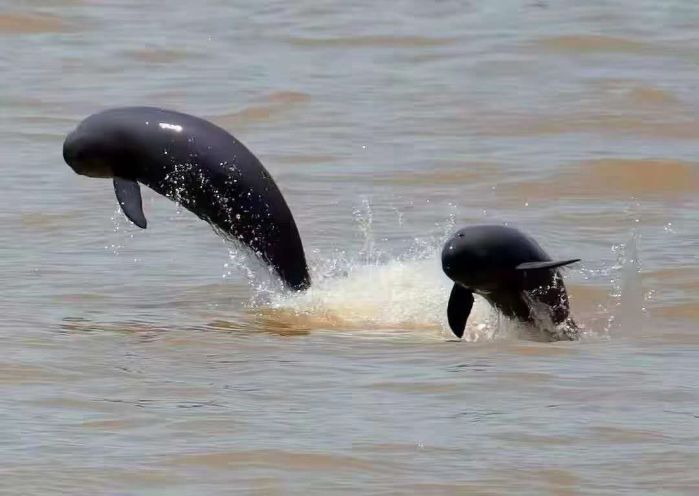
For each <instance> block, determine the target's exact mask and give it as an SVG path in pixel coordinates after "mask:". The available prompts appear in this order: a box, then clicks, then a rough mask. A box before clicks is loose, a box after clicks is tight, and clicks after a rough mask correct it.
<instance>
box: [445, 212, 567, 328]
mask: <svg viewBox="0 0 699 496" xmlns="http://www.w3.org/2000/svg"><path fill="white" fill-rule="evenodd" d="M577 261H579V259H574V260H563V261H553V260H551V257H549V256H548V254H547V253H546V252H545V251H544V250H543V249H542V248H541V247H540V246H539V244H538V243H537V242H536V241H534V240H533V239H532V238H530V237H529V236H526V235H525V234H523V233H522V232H520V231H518V230H517V229H514V228H511V227H506V226H489V225H486V226H471V227H466V228H464V229H461V230H459V231H457V232H456V233H455V234H454V235H453V236H452V237H451V238H450V239H449V240H448V241H447V242H446V244H445V245H444V249H443V250H442V268H443V270H444V273H445V274H446V275H447V276H449V278H450V279H452V280H453V281H454V283H455V284H454V287H453V289H452V293H451V296H450V299H449V305H448V308H447V314H448V317H449V326H450V327H451V329H452V331H453V332H454V334H456V335H457V336H459V337H461V336H462V335H463V332H464V328H465V326H466V320H467V319H468V315H469V314H470V312H471V308H472V306H473V293H475V294H478V295H481V296H483V297H484V298H485V299H486V300H488V301H489V302H490V304H491V305H493V306H494V307H495V308H496V309H498V310H499V311H500V312H501V313H502V314H503V315H505V316H507V317H509V318H511V319H515V320H519V321H522V322H526V323H530V324H535V325H536V324H542V323H549V322H550V323H551V324H553V325H558V324H561V323H563V322H567V323H568V324H569V325H570V326H571V327H573V328H574V327H575V324H574V322H573V321H572V320H571V319H569V318H568V314H569V302H568V294H567V293H566V289H565V285H564V284H563V278H562V277H561V274H560V272H559V271H558V270H556V269H557V268H558V267H561V266H563V265H568V264H571V263H574V262H577ZM542 321H543V322H542Z"/></svg>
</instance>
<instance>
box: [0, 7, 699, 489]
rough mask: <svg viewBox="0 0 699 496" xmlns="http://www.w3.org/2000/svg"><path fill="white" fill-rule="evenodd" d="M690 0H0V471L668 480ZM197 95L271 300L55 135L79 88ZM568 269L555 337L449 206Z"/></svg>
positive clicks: (696, 278)
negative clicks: (474, 259) (567, 327)
mask: <svg viewBox="0 0 699 496" xmlns="http://www.w3.org/2000/svg"><path fill="white" fill-rule="evenodd" d="M698 28H699V4H696V3H695V2H692V1H688V0H673V1H668V2H654V1H633V2H632V1H622V2H602V1H593V2H573V1H561V2H549V1H545V0H544V1H515V0H497V1H491V2H461V1H450V0H447V1H440V2H418V1H414V0H402V1H398V2H387V3H385V4H381V3H376V2H364V1H360V2H352V3H341V2H317V1H313V2H309V1H301V2H293V3H289V2H279V1H268V0H265V1H261V2H248V3H243V2H239V3H236V4H233V3H231V2H226V1H223V0H205V1H203V2H199V3H198V4H197V5H196V6H194V5H193V4H192V3H191V2H181V1H179V0H176V1H173V2H169V3H168V4H167V6H165V5H164V4H163V3H161V2H136V1H127V0H120V1H110V2H95V1H89V0H81V1H68V0H64V1H60V2H46V1H27V2H15V1H10V0H5V1H1V2H0V44H1V46H2V49H0V69H1V72H2V74H3V87H2V89H3V91H2V93H1V94H0V108H1V109H2V112H0V154H1V155H0V157H1V160H2V167H0V174H1V179H2V184H3V193H2V195H0V229H1V232H2V233H3V236H2V243H0V283H1V284H0V288H1V289H0V315H2V319H0V338H1V340H2V344H3V353H2V356H1V357H0V385H1V386H2V389H3V395H2V398H0V427H1V429H0V492H2V493H3V494H58V493H62V494H109V495H124V494H144V495H145V494H147V495H160V494H168V495H190V494H230V493H243V494H309V493H313V494H382V495H383V494H386V495H387V494H434V495H437V494H439V495H442V494H489V495H496V494H498V495H499V494H532V495H541V494H555V495H575V494H610V495H612V494H613V495H616V494H696V492H697V490H698V488H699V475H697V474H698V473H699V471H698V470H697V469H698V468H699V448H698V446H699V389H698V388H697V378H698V377H699V365H698V364H699V360H698V358H699V334H698V332H699V329H697V327H698V325H697V324H698V323H699V296H698V295H699V269H697V252H698V250H697V249H698V248H699V244H698V241H697V233H699V215H698V213H699V200H697V198H698V193H699V163H698V160H699V159H698V157H699V153H698V152H699V144H698V143H699V119H698V118H697V115H699V97H698V96H697V91H696V88H697V81H699V72H698V71H699V65H698V63H699V55H697V54H699V36H697V32H699V31H697V29H698ZM135 104H150V105H160V106H164V107H169V108H174V109H178V110H182V111H186V112H190V113H194V114H197V115H202V116H205V117H208V118H210V119H211V120H213V121H215V122H217V123H219V124H220V125H222V126H224V127H226V128H227V129H228V130H230V131H231V132H233V133H234V134H235V135H236V136H237V137H239V138H240V139H241V140H243V141H244V142H245V143H246V144H247V145H248V146H249V147H250V148H251V149H252V150H253V151H254V152H255V153H256V154H257V155H258V156H259V157H260V158H261V159H262V161H263V162H264V163H265V164H266V166H267V168H268V169H269V170H270V171H271V172H272V174H273V175H274V176H275V178H276V179H277V181H278V183H279V185H280V186H281V188H282V190H283V191H284V193H285V195H286V197H287V200H288V202H289V204H290V206H291V208H292V210H293V212H294V214H295V216H296V219H297V222H298V224H299V229H300V231H301V234H302V237H303V239H304V243H305V245H306V249H307V253H308V258H309V260H310V262H311V265H312V272H313V277H314V282H315V285H314V287H313V288H312V289H311V291H309V292H308V293H306V294H303V295H284V294H280V293H279V292H278V291H277V290H276V289H275V287H274V285H273V284H271V283H270V282H269V281H268V279H267V278H266V271H265V270H264V269H260V268H259V267H257V266H256V265H255V264H254V263H251V262H250V261H249V260H247V259H246V258H245V257H244V256H243V255H241V253H240V252H239V251H238V250H236V249H235V247H229V246H226V245H225V244H224V243H223V242H222V241H221V240H220V239H219V238H218V237H217V236H216V235H215V234H214V233H213V232H212V231H211V230H210V229H209V227H208V226H206V225H205V224H204V223H202V222H201V221H199V220H197V219H196V218H195V217H194V216H193V215H192V214H190V213H189V212H187V211H183V210H182V209H179V208H178V207H177V206H176V205H175V204H173V203H171V202H169V201H167V200H165V199H163V198H160V197H157V196H156V195H154V194H153V193H152V192H145V208H146V214H147V216H148V218H149V228H148V229H147V230H146V231H140V230H138V229H137V228H135V227H133V226H131V225H129V224H128V222H127V221H126V220H125V219H124V218H123V216H122V215H121V213H119V212H118V211H117V209H116V202H115V200H114V198H113V191H112V187H111V184H110V183H109V182H108V181H101V180H93V179H87V178H82V177H78V176H76V175H75V174H73V173H72V171H70V169H69V168H68V167H67V166H66V165H65V164H64V163H63V161H62V157H61V143H62V139H63V137H64V136H65V134H66V133H67V132H68V131H69V130H70V129H71V128H72V127H73V126H75V124H76V123H77V122H78V121H79V120H80V119H81V118H83V117H84V116H86V115H87V114H89V113H92V112H94V111H97V110H99V109H103V108H105V107H110V106H117V105H135ZM482 222H488V223H493V222H495V223H503V222H507V223H510V224H511V225H515V226H518V227H520V228H522V229H523V230H525V231H527V232H529V233H530V234H532V235H533V236H534V237H535V238H537V239H538V240H539V241H540V242H541V244H542V245H543V246H544V247H545V248H546V249H547V250H548V251H549V252H550V253H551V254H552V255H554V256H560V257H564V258H568V257H570V258H572V257H581V258H583V260H584V261H583V263H582V264H580V265H579V266H576V267H574V268H573V269H572V270H569V271H567V273H566V279H567V281H568V285H569V287H570V292H571V294H572V305H573V312H574V315H575V318H576V320H577V321H578V322H580V323H581V324H582V325H583V326H584V327H585V329H586V332H585V335H584V337H583V339H582V340H581V341H579V342H574V343H542V342H537V341H535V340H533V339H531V338H532V336H527V335H523V334H522V330H521V329H517V328H516V326H513V325H511V324H510V323H507V322H504V321H503V320H502V319H500V320H499V319H498V318H497V316H495V315H492V313H491V312H490V310H489V309H488V308H487V305H485V304H483V302H478V303H477V305H476V308H475V314H474V318H473V320H472V322H471V325H470V326H469V329H468V331H467V333H466V337H467V340H465V341H464V342H456V341H453V340H452V339H451V337H450V333H449V332H448V330H447V329H446V323H445V316H444V310H445V304H446V301H447V297H448V293H449V287H450V285H449V282H448V281H447V280H446V278H445V277H444V276H443V275H442V273H441V270H440V267H439V260H438V252H439V249H440V246H441V243H442V242H443V241H444V239H445V238H446V236H447V235H448V234H449V233H450V232H452V231H453V230H454V229H456V228H457V227H459V226H461V225H465V224H469V223H482Z"/></svg>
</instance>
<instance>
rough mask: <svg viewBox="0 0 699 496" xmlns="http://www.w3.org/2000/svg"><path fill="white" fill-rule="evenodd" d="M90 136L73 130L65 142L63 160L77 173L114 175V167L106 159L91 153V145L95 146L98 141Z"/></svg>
mask: <svg viewBox="0 0 699 496" xmlns="http://www.w3.org/2000/svg"><path fill="white" fill-rule="evenodd" d="M93 141H94V140H90V139H89V137H86V136H84V135H82V134H81V133H78V132H77V131H73V132H72V133H70V134H69V135H68V136H67V137H66V139H65V141H64V142H63V160H65V162H66V164H68V165H69V166H70V168H71V169H73V171H74V172H75V173H76V174H79V175H81V176H87V177H101V178H105V177H113V176H114V172H113V170H112V168H111V167H110V166H109V165H108V164H107V163H106V161H105V159H104V158H102V157H99V156H92V157H91V155H95V154H94V153H92V154H90V147H91V146H92V148H93V149H94V148H95V145H96V143H93Z"/></svg>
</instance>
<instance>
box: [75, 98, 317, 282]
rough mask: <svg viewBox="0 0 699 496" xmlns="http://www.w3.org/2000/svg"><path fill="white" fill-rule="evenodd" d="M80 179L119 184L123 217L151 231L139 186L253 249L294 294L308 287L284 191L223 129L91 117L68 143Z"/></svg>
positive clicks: (156, 112) (142, 116)
mask: <svg viewBox="0 0 699 496" xmlns="http://www.w3.org/2000/svg"><path fill="white" fill-rule="evenodd" d="M63 157H64V159H65V161H66V163H68V165H70V166H71V168H72V169H73V170H74V171H75V172H77V173H78V174H81V175H84V176H89V177H102V178H114V191H115V192H116V197H117V200H118V202H119V205H121V208H122V210H123V211H124V213H125V214H126V216H127V217H128V218H129V219H130V220H131V221H132V222H133V223H134V224H136V225H137V226H139V227H141V228H145V227H146V217H145V215H144V213H143V207H142V204H141V191H140V187H139V183H142V184H145V185H146V186H148V187H149V188H151V189H153V190H154V191H156V192H157V193H160V194H161V195H164V196H166V197H168V198H170V199H171V200H174V201H177V202H179V203H180V204H181V205H182V206H183V207H185V208H186V209H187V210H189V211H191V212H193V213H194V214H196V215H197V216H198V217H200V218H202V219H204V220H205V221H207V222H209V223H210V224H211V225H212V226H214V227H216V228H217V229H219V230H221V231H223V232H224V233H226V234H228V235H230V236H232V237H233V238H235V239H236V240H238V241H240V242H241V243H242V244H244V245H245V246H247V247H249V248H250V249H251V250H252V251H253V253H255V254H256V255H257V256H258V257H259V258H261V259H262V260H263V261H264V262H266V263H267V264H269V266H270V267H272V268H273V269H274V271H275V272H276V273H277V275H278V276H279V278H280V279H281V280H282V282H283V283H284V284H285V285H286V286H287V287H288V288H291V289H294V290H303V289H306V288H308V287H309V286H310V284H311V278H310V276H309V273H308V266H307V264H306V256H305V254H304V251H303V245H302V244H301V238H300V236H299V232H298V229H297V228H296V223H295V222H294V218H293V216H292V215H291V211H290V210H289V207H288V206H287V204H286V201H285V200H284V197H283V196H282V194H281V192H280V191H279V188H277V185H276V184H275V182H274V180H273V179H272V177H271V176H270V174H269V172H267V170H266V169H265V168H264V166H263V165H262V164H261V163H260V161H259V160H258V159H257V157H255V156H254V155H253V154H252V153H251V152H250V151H249V150H248V149H247V148H246V147H245V146H244V145H243V144H242V143H241V142H240V141H238V140H237V139H236V138H234V137H233V136H231V135H230V134H229V133H228V132H226V131H225V130H224V129H221V128H220V127H218V126H215V125H214V124H212V123H210V122H208V121H205V120H204V119H200V118H198V117H194V116H191V115H187V114H183V113H180V112H174V111H171V110H164V109H160V108H154V107H125V108H115V109H111V110H106V111H103V112H99V113H96V114H93V115H91V116H89V117H87V118H86V119H85V120H83V121H82V122H81V123H80V124H79V125H78V127H77V128H76V129H75V130H74V131H73V132H71V133H70V134H69V135H68V137H67V138H66V140H65V142H64V144H63Z"/></svg>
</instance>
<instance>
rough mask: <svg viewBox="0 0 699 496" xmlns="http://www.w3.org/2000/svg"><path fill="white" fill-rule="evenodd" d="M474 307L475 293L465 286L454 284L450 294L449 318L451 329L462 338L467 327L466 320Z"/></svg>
mask: <svg viewBox="0 0 699 496" xmlns="http://www.w3.org/2000/svg"><path fill="white" fill-rule="evenodd" d="M471 308H473V293H472V292H471V290H469V289H466V288H464V287H463V286H460V285H458V284H454V287H453V288H452V289H451V294H450V295H449V304H448V305H447V319H448V320H449V327H450V328H451V331H452V332H453V333H454V335H456V337H457V338H460V337H462V336H463V335H464V330H465V329H466V320H468V316H469V314H470V313H471Z"/></svg>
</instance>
